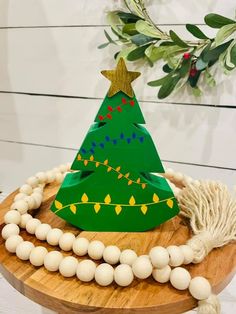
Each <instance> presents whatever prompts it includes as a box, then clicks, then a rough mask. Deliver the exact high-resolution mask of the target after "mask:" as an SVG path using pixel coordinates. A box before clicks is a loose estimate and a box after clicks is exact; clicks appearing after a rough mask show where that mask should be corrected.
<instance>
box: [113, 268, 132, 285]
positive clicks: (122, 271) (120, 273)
mask: <svg viewBox="0 0 236 314" xmlns="http://www.w3.org/2000/svg"><path fill="white" fill-rule="evenodd" d="M114 280H115V282H116V283H117V284H118V285H119V286H121V287H127V286H129V285H130V284H131V283H132V281H133V280H134V274H133V271H132V268H131V267H130V266H129V265H127V264H121V265H118V266H117V267H116V269H115V271H114Z"/></svg>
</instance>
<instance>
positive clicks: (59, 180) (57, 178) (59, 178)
mask: <svg viewBox="0 0 236 314" xmlns="http://www.w3.org/2000/svg"><path fill="white" fill-rule="evenodd" d="M55 180H56V182H57V183H61V182H62V181H63V180H64V176H63V174H61V173H57V174H56V175H55Z"/></svg>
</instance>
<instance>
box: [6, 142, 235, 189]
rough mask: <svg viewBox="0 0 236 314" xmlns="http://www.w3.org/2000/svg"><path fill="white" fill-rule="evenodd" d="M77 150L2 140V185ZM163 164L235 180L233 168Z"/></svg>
mask: <svg viewBox="0 0 236 314" xmlns="http://www.w3.org/2000/svg"><path fill="white" fill-rule="evenodd" d="M74 153H75V152H73V151H68V150H61V149H55V148H49V147H36V146H30V145H22V144H11V143H2V142H0V187H1V189H2V190H3V192H4V193H9V192H11V191H13V190H14V189H16V188H17V187H19V186H20V185H22V184H23V183H24V181H25V180H26V179H27V178H28V177H29V176H31V175H34V174H35V173H36V172H38V171H40V170H48V169H51V168H53V167H54V166H58V165H59V164H61V163H64V162H68V161H71V160H72V159H73V158H74ZM164 165H165V167H171V168H173V169H175V170H176V171H181V172H182V173H185V174H188V175H190V176H192V177H194V178H201V179H215V180H221V181H222V182H224V183H226V184H228V185H229V186H230V187H232V186H233V185H235V182H236V171H232V170H222V169H215V168H208V167H198V166H189V165H183V164H180V165H178V164H173V163H164Z"/></svg>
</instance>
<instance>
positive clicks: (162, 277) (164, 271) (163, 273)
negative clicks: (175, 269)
mask: <svg viewBox="0 0 236 314" xmlns="http://www.w3.org/2000/svg"><path fill="white" fill-rule="evenodd" d="M170 273H171V268H170V266H169V265H166V266H165V267H163V268H161V269H158V268H155V269H153V271H152V276H153V278H154V279H155V280H156V281H157V282H160V283H165V282H168V281H169V280H170Z"/></svg>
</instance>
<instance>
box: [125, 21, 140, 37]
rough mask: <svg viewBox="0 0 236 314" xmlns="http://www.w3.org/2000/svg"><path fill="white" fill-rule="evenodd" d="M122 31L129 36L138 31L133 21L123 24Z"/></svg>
mask: <svg viewBox="0 0 236 314" xmlns="http://www.w3.org/2000/svg"><path fill="white" fill-rule="evenodd" d="M122 32H123V33H126V34H128V35H131V36H132V35H135V34H137V33H138V32H137V30H136V28H135V23H130V24H125V25H124V26H123V28H122Z"/></svg>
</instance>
